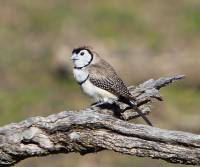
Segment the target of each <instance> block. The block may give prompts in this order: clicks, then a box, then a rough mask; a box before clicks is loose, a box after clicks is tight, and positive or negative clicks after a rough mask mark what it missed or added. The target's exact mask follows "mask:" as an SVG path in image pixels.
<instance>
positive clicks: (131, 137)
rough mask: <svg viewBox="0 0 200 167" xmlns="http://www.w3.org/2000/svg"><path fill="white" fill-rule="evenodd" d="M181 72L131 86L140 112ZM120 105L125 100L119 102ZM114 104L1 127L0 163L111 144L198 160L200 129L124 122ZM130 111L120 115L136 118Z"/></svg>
mask: <svg viewBox="0 0 200 167" xmlns="http://www.w3.org/2000/svg"><path fill="white" fill-rule="evenodd" d="M182 78H183V76H175V77H169V78H161V79H159V80H149V81H146V82H145V83H143V84H141V85H139V86H137V87H131V88H130V90H131V92H132V94H133V95H134V96H135V97H137V102H138V103H137V104H138V106H140V108H141V109H143V113H145V114H148V113H149V112H150V102H151V100H152V98H156V99H159V100H161V99H162V98H161V96H160V94H159V89H160V88H161V87H163V86H166V85H167V84H169V83H171V82H173V81H175V80H178V79H182ZM118 105H119V106H120V107H119V108H120V110H121V109H123V108H125V107H126V106H124V104H122V103H118ZM119 108H116V107H114V106H113V105H107V106H105V105H104V106H92V107H90V108H87V109H85V110H82V111H79V112H76V111H64V112H60V113H58V114H54V115H50V116H48V117H33V118H28V119H26V120H24V121H22V122H20V123H12V124H9V125H6V126H4V127H1V128H0V166H2V167H3V166H10V165H14V164H16V163H17V162H19V161H21V160H23V159H25V158H28V157H34V156H44V155H48V154H57V153H69V152H79V153H80V154H87V153H92V152H98V151H101V150H105V149H108V150H113V151H116V152H120V153H123V154H129V155H134V156H140V157H152V158H160V159H163V160H166V161H168V162H171V163H181V164H193V165H199V164H200V135H195V134H191V133H186V132H180V131H169V130H163V129H159V128H155V127H150V126H147V125H138V124H133V123H128V122H127V121H124V120H121V119H119V118H118V115H116V114H115V113H116V112H117V111H116V110H119ZM137 116H138V115H137V113H135V112H133V111H130V110H129V111H126V112H124V113H123V118H124V119H125V120H130V119H133V118H136V117H137Z"/></svg>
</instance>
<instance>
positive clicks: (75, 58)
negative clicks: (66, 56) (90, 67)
mask: <svg viewBox="0 0 200 167" xmlns="http://www.w3.org/2000/svg"><path fill="white" fill-rule="evenodd" d="M71 59H72V60H73V61H75V60H78V56H77V54H76V53H73V54H72V56H71Z"/></svg>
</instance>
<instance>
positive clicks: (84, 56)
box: [72, 49, 92, 68]
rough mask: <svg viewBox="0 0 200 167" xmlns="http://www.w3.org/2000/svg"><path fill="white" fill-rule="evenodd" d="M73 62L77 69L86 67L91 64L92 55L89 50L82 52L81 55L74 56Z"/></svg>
mask: <svg viewBox="0 0 200 167" xmlns="http://www.w3.org/2000/svg"><path fill="white" fill-rule="evenodd" d="M72 60H73V63H74V65H75V67H79V68H81V67H84V66H86V65H87V64H90V61H91V60H92V55H91V54H90V53H89V52H88V51H87V50H85V49H84V50H81V51H80V52H79V53H74V54H73V55H72Z"/></svg>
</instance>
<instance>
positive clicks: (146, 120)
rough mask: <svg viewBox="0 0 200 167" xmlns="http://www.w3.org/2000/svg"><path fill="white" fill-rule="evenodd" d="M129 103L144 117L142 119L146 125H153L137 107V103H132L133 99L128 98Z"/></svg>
mask: <svg viewBox="0 0 200 167" xmlns="http://www.w3.org/2000/svg"><path fill="white" fill-rule="evenodd" d="M130 105H131V107H132V108H133V109H134V110H135V111H136V112H137V113H138V114H139V115H140V116H141V117H142V118H143V119H144V121H145V122H146V123H147V124H148V125H150V126H153V124H152V123H151V121H150V120H149V119H148V118H147V117H146V116H145V115H144V114H143V113H142V111H141V110H140V109H139V108H138V107H137V105H136V104H135V103H134V101H131V100H130Z"/></svg>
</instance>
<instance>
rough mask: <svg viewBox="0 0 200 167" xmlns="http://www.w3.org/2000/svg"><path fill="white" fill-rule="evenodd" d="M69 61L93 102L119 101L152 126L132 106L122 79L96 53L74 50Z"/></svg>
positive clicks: (135, 107) (130, 96)
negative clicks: (71, 62) (71, 61)
mask: <svg viewBox="0 0 200 167" xmlns="http://www.w3.org/2000/svg"><path fill="white" fill-rule="evenodd" d="M71 59H72V60H73V64H74V70H73V73H74V77H75V79H76V81H77V82H78V83H79V84H80V86H81V88H82V90H83V91H84V92H85V93H86V94H87V95H89V96H91V97H93V98H94V100H95V102H97V103H98V102H99V103H101V102H108V103H110V102H113V101H114V100H121V101H123V102H125V103H127V104H128V105H130V107H132V108H134V109H135V110H136V112H138V114H139V115H140V116H141V117H142V118H143V119H144V120H145V121H146V123H147V124H149V125H151V126H152V124H151V122H150V121H149V120H148V118H147V117H146V116H145V115H144V114H143V113H142V112H141V110H140V109H139V108H138V107H137V106H136V105H135V104H134V97H133V96H132V95H131V93H130V92H129V90H128V88H127V86H126V85H125V84H124V82H123V81H122V79H121V78H120V77H119V76H118V75H117V73H116V72H115V70H114V69H113V68H112V66H111V65H110V64H108V63H107V62H106V61H105V60H103V59H102V58H101V57H100V56H99V55H98V54H97V53H96V52H94V51H92V50H91V49H90V48H88V47H79V48H75V49H74V50H73V51H72V57H71Z"/></svg>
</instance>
